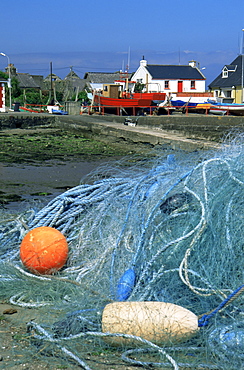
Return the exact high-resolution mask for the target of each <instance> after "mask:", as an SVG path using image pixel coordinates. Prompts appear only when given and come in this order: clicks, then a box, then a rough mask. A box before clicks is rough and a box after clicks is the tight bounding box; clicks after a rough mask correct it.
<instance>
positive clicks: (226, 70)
mask: <svg viewBox="0 0 244 370" xmlns="http://www.w3.org/2000/svg"><path fill="white" fill-rule="evenodd" d="M222 78H228V69H227V68H226V67H225V68H224V69H223V70H222Z"/></svg>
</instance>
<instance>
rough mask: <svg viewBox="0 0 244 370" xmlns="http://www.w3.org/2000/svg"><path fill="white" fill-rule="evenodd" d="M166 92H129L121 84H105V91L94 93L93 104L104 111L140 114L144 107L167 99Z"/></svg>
mask: <svg viewBox="0 0 244 370" xmlns="http://www.w3.org/2000/svg"><path fill="white" fill-rule="evenodd" d="M165 97H166V94H165V93H128V92H125V91H122V88H121V85H117V84H104V85H103V91H102V92H100V93H95V94H94V95H93V106H94V107H96V108H98V109H99V110H102V111H103V112H105V111H106V112H108V113H115V114H121V113H122V114H123V113H124V114H133V115H136V114H140V113H143V108H149V107H151V106H156V105H157V104H158V103H160V102H162V101H164V100H165Z"/></svg>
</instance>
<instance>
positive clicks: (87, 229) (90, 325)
mask: <svg viewBox="0 0 244 370" xmlns="http://www.w3.org/2000/svg"><path fill="white" fill-rule="evenodd" d="M158 154H159V153H157V155H155V156H154V157H153V159H152V158H148V159H146V160H143V161H140V162H139V161H138V162H137V163H135V164H134V165H130V166H129V168H127V169H126V167H125V166H124V167H123V169H122V168H121V167H119V169H118V170H117V171H114V170H113V171H110V169H109V168H105V167H104V168H102V169H100V170H99V173H93V174H91V176H90V179H89V180H90V183H86V184H82V185H79V186H77V187H75V188H72V189H70V190H68V191H66V192H65V193H63V194H61V195H59V196H58V197H56V198H55V199H53V200H52V201H51V202H50V203H49V204H47V205H46V206H44V207H43V208H42V209H40V210H35V209H34V208H31V209H29V210H28V211H26V212H23V213H22V214H19V215H17V216H15V217H14V218H13V219H12V220H10V219H9V217H8V218H7V217H5V216H4V214H3V215H2V220H1V227H0V235H1V248H0V258H1V259H0V288H1V293H0V296H1V298H5V299H8V300H9V302H11V303H12V304H14V305H19V306H22V307H27V308H31V307H34V308H35V309H38V310H39V311H40V312H41V317H40V318H39V320H38V321H31V322H29V323H28V324H27V329H28V332H29V333H32V336H33V337H34V338H35V339H36V341H37V342H38V345H39V346H41V345H44V343H49V345H50V346H52V347H51V348H52V350H51V351H52V353H53V354H54V353H55V356H57V352H58V353H59V356H60V358H63V357H64V356H66V357H65V358H66V359H67V361H69V360H68V359H72V361H74V362H76V363H77V364H78V365H79V366H81V367H83V368H85V369H90V368H91V369H92V368H94V369H96V368H99V367H96V365H94V364H93V366H92V365H91V364H89V361H85V360H84V357H85V355H84V353H85V351H86V348H88V347H89V343H91V341H94V342H92V343H93V345H95V346H96V347H99V348H103V347H104V346H110V344H111V343H109V344H108V343H107V342H106V338H105V339H104V337H106V336H109V333H104V332H103V330H102V314H103V310H104V308H105V307H106V305H108V304H109V303H111V302H134V301H137V302H138V301H139V302H147V301H155V302H168V303H172V304H176V305H178V306H180V307H184V308H186V309H188V310H190V311H191V312H193V313H194V314H195V315H197V317H198V320H199V330H198V332H197V333H196V334H195V336H193V337H192V338H191V339H187V340H185V341H184V338H182V343H181V345H180V347H179V344H178V343H177V344H175V343H173V342H172V343H171V345H170V346H169V344H168V343H167V344H164V343H161V344H158V343H154V342H153V341H148V340H147V338H140V337H136V336H135V338H134V342H133V344H134V345H133V347H136V348H133V349H130V348H129V349H128V348H127V351H126V352H123V350H122V349H121V353H123V354H122V358H123V361H125V362H127V363H129V364H132V365H138V366H139V365H140V366H155V367H158V366H159V367H161V368H163V367H169V368H174V369H178V368H180V367H181V368H194V369H197V368H199V369H202V368H209V369H237V368H241V366H242V363H243V352H244V326H243V325H244V322H243V303H244V301H243V295H242V291H243V290H244V288H243V280H244V279H243V264H244V257H243V226H244V217H243V207H244V197H243V195H244V150H243V145H242V138H240V137H239V138H238V139H236V140H234V141H232V142H228V143H226V144H225V145H224V146H223V148H222V149H221V150H220V151H219V152H215V153H204V154H201V155H199V153H193V154H191V155H190V154H189V155H186V154H184V153H176V154H172V153H171V154H169V155H168V156H167V157H164V156H160V155H158ZM203 156H204V158H203ZM101 173H102V174H103V178H102V179H101V177H100V179H99V176H100V174H101ZM39 226H51V227H54V228H57V229H58V230H60V231H61V232H62V233H63V234H64V235H65V236H66V237H67V240H68V243H69V257H68V261H67V263H66V265H65V266H64V268H63V269H62V270H61V271H59V272H58V273H56V274H55V275H51V276H41V275H34V274H32V273H31V272H29V271H28V270H26V269H25V268H24V267H23V265H22V263H21V261H20V257H19V245H20V243H21V240H22V239H23V236H24V235H25V234H26V232H27V231H28V230H29V229H33V228H36V227H39ZM158 315H161V316H162V320H163V312H158ZM142 325H143V323H142ZM116 335H117V336H123V337H124V338H130V334H128V333H127V332H125V333H119V334H116V333H115V334H111V336H116ZM94 343H95V344H94ZM128 343H129V342H128ZM130 343H131V342H130ZM135 343H136V344H135ZM123 346H124V344H123V345H121V347H123ZM128 346H129V347H130V344H129V345H128ZM34 350H35V349H34V348H33V351H34ZM42 354H43V352H42ZM49 355H50V353H49ZM144 357H145V358H144Z"/></svg>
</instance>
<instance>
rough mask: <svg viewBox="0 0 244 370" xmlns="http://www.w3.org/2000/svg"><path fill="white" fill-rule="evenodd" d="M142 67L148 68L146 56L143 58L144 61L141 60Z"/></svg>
mask: <svg viewBox="0 0 244 370" xmlns="http://www.w3.org/2000/svg"><path fill="white" fill-rule="evenodd" d="M140 66H142V67H146V66H147V61H146V60H145V59H144V55H143V57H142V60H140Z"/></svg>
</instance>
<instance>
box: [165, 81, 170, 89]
mask: <svg viewBox="0 0 244 370" xmlns="http://www.w3.org/2000/svg"><path fill="white" fill-rule="evenodd" d="M164 88H165V89H169V81H164Z"/></svg>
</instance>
